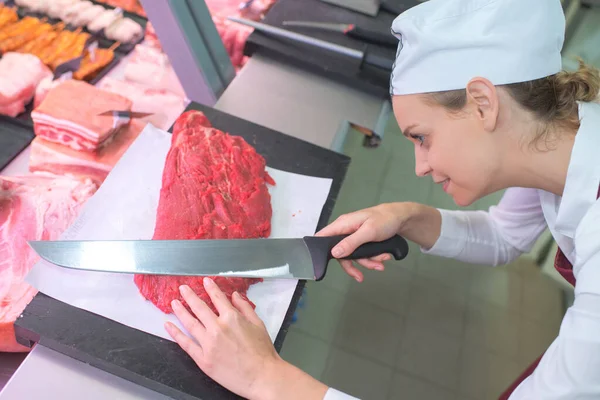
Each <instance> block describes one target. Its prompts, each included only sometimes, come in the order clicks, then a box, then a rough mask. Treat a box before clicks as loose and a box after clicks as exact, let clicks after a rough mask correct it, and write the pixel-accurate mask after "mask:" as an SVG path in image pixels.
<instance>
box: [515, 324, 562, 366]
mask: <svg viewBox="0 0 600 400" xmlns="http://www.w3.org/2000/svg"><path fill="white" fill-rule="evenodd" d="M558 331H559V327H551V326H549V325H548V324H541V323H539V322H536V321H531V320H529V319H528V318H527V317H524V316H522V317H521V327H520V333H519V357H520V360H521V364H530V363H531V362H533V361H535V360H536V359H537V358H538V357H539V356H541V355H542V354H544V352H545V351H546V350H547V349H548V346H550V344H551V343H552V342H553V341H554V339H556V336H557V335H558Z"/></svg>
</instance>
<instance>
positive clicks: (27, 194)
mask: <svg viewBox="0 0 600 400" xmlns="http://www.w3.org/2000/svg"><path fill="white" fill-rule="evenodd" d="M96 189H97V186H96V185H95V184H93V183H92V182H91V181H89V180H86V181H80V180H76V179H72V178H68V177H58V176H54V175H50V174H44V175H31V176H23V177H2V176H0V352H2V351H7V352H21V351H27V350H28V349H27V348H25V347H23V346H21V345H19V344H17V342H16V340H15V333H14V327H13V324H14V322H15V320H16V318H17V317H18V316H19V315H20V314H21V312H23V310H24V309H25V306H26V305H27V304H29V302H30V301H31V299H33V297H34V296H35V294H36V293H37V291H36V290H35V288H33V287H31V286H29V285H28V284H27V283H26V282H25V281H24V279H25V276H26V275H27V273H28V272H29V270H30V269H31V267H33V265H34V264H35V263H36V262H37V260H38V256H37V255H36V254H35V252H34V251H33V250H32V249H31V248H30V247H29V245H28V244H27V241H28V240H58V239H59V236H60V235H61V234H62V233H63V232H64V231H65V230H66V229H67V227H68V226H69V225H70V224H71V223H72V222H73V221H74V220H75V217H76V216H77V214H78V212H79V209H80V207H81V206H82V205H83V204H84V203H85V201H86V200H87V199H88V198H89V197H90V196H91V195H92V194H94V192H95V191H96Z"/></svg>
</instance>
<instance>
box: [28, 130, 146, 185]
mask: <svg viewBox="0 0 600 400" xmlns="http://www.w3.org/2000/svg"><path fill="white" fill-rule="evenodd" d="M145 125H146V124H145V123H143V122H141V121H138V120H132V121H131V122H130V123H129V125H127V126H125V127H123V128H121V130H120V131H119V132H118V133H117V134H115V137H114V139H113V140H111V142H110V143H109V144H107V145H106V146H104V147H102V148H101V149H99V150H98V151H77V150H73V149H72V148H70V147H68V146H65V145H62V144H58V143H54V142H49V141H48V140H45V139H42V138H41V137H39V136H37V137H36V138H35V139H33V142H31V154H30V157H29V170H30V171H31V172H39V171H43V172H51V173H55V174H59V175H63V174H67V175H73V176H76V177H79V178H90V179H91V180H92V181H93V182H94V183H96V184H98V185H100V184H102V182H104V180H105V179H106V177H107V176H108V173H109V172H110V171H111V170H112V169H113V167H114V166H115V165H116V164H117V161H119V159H120V158H121V157H122V156H123V154H125V151H126V150H127V149H128V148H129V146H131V144H132V143H133V142H134V141H135V139H137V137H138V136H139V135H140V133H141V132H142V130H143V129H144V126H145Z"/></svg>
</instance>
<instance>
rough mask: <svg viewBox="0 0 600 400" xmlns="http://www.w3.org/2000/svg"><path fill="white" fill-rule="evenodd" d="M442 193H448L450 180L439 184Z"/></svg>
mask: <svg viewBox="0 0 600 400" xmlns="http://www.w3.org/2000/svg"><path fill="white" fill-rule="evenodd" d="M440 184H441V185H442V188H443V189H444V192H446V193H448V185H450V179H446V180H445V181H442V182H440Z"/></svg>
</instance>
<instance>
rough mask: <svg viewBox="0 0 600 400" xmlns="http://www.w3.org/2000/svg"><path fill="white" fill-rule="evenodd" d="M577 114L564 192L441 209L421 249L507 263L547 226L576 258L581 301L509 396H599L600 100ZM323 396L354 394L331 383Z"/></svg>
mask: <svg viewBox="0 0 600 400" xmlns="http://www.w3.org/2000/svg"><path fill="white" fill-rule="evenodd" d="M579 117H580V120H581V126H580V128H579V131H578V132H577V136H576V138H575V144H574V146H573V151H572V153H571V159H570V162H569V169H568V172H567V180H566V184H565V189H564V192H563V195H562V197H559V196H556V195H554V194H552V193H548V192H545V191H542V190H537V189H528V188H510V189H507V190H506V193H505V194H504V196H503V197H502V200H501V201H500V202H499V204H498V205H497V206H494V207H491V208H490V210H489V211H488V212H485V211H449V210H440V212H441V214H442V229H441V234H440V237H439V239H438V240H437V242H436V243H435V245H434V246H433V247H432V248H431V249H429V250H425V249H422V251H423V252H425V253H428V254H434V255H439V256H444V257H451V258H455V259H458V260H462V261H465V262H473V263H478V264H491V265H500V264H506V263H508V262H510V261H512V260H514V259H515V258H517V257H518V256H519V255H520V254H522V253H524V252H528V251H530V250H531V248H532V246H533V244H534V243H535V241H536V240H537V238H538V237H539V235H540V234H541V233H542V232H543V231H544V229H545V228H546V227H548V228H549V230H550V232H551V233H552V235H553V237H554V239H555V240H556V242H557V244H558V246H559V247H560V248H561V249H562V251H563V252H564V254H565V256H566V257H567V259H568V260H569V261H570V262H571V263H572V264H573V273H574V275H575V278H576V280H577V283H576V285H575V301H574V303H573V305H572V306H571V307H570V308H569V309H568V310H567V312H566V314H565V316H564V318H563V321H562V323H561V326H560V332H559V334H558V337H557V338H556V339H555V340H554V342H553V343H552V344H551V345H550V347H549V348H548V350H547V351H546V353H545V354H544V356H543V357H542V359H541V361H540V363H539V365H538V367H537V368H536V370H535V371H534V372H533V374H532V375H531V376H529V377H528V378H527V379H525V380H524V381H523V382H522V383H521V384H520V385H519V386H518V387H517V388H516V389H515V391H514V392H513V394H512V395H511V397H510V400H530V399H531V400H537V399H544V400H559V399H560V400H563V399H564V400H567V399H569V400H571V399H578V400H588V399H589V400H591V399H600V200H598V199H597V195H598V188H599V186H600V158H599V156H600V105H598V104H596V103H580V104H579ZM532 361H533V360H532ZM325 399H326V400H348V399H353V397H351V396H348V395H346V394H343V393H341V392H339V391H337V390H334V389H330V390H329V391H328V392H327V395H326V396H325Z"/></svg>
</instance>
